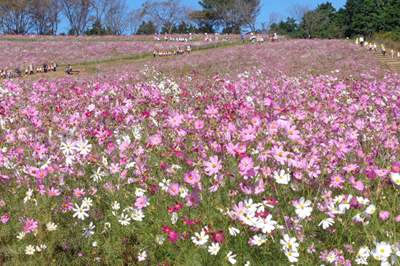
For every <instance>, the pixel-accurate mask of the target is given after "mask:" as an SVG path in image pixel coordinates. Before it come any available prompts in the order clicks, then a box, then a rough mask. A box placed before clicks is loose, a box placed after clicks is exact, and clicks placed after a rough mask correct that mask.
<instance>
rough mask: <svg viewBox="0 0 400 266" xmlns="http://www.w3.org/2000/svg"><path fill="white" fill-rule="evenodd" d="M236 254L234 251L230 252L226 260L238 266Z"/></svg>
mask: <svg viewBox="0 0 400 266" xmlns="http://www.w3.org/2000/svg"><path fill="white" fill-rule="evenodd" d="M236 256H237V255H236V254H234V253H233V252H232V251H229V252H228V254H227V255H226V258H227V259H228V261H229V263H230V264H236V262H237V260H236Z"/></svg>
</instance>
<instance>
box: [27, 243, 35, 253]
mask: <svg viewBox="0 0 400 266" xmlns="http://www.w3.org/2000/svg"><path fill="white" fill-rule="evenodd" d="M35 251H36V249H35V247H34V246H32V245H28V246H26V248H25V254H26V255H33V254H35Z"/></svg>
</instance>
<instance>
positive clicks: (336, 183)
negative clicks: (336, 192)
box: [329, 175, 345, 188]
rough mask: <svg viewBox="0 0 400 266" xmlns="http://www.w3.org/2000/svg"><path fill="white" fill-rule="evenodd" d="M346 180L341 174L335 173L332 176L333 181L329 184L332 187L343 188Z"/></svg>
mask: <svg viewBox="0 0 400 266" xmlns="http://www.w3.org/2000/svg"><path fill="white" fill-rule="evenodd" d="M344 182H345V180H344V178H343V177H341V176H340V175H334V176H332V177H331V182H330V184H329V186H330V187H333V188H343V184H344Z"/></svg>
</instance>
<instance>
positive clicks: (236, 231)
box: [228, 226, 240, 236]
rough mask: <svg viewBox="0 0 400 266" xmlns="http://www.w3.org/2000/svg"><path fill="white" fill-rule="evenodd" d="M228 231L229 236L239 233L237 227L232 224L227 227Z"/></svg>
mask: <svg viewBox="0 0 400 266" xmlns="http://www.w3.org/2000/svg"><path fill="white" fill-rule="evenodd" d="M228 231H229V234H230V235H231V236H237V235H238V234H239V233H240V230H239V229H237V228H235V227H232V226H231V227H229V228H228Z"/></svg>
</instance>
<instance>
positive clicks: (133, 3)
mask: <svg viewBox="0 0 400 266" xmlns="http://www.w3.org/2000/svg"><path fill="white" fill-rule="evenodd" d="M326 1H327V0H303V1H301V0H261V6H262V9H261V12H260V16H259V17H258V20H257V24H258V25H261V23H263V22H267V21H268V18H269V16H270V14H271V13H274V14H277V15H279V18H281V19H284V18H286V17H288V16H290V15H291V8H292V7H293V6H294V5H298V4H300V5H305V6H308V7H309V8H311V9H312V8H315V7H316V6H317V5H318V4H320V3H324V2H326ZM144 2H145V0H127V3H128V5H129V7H130V8H132V9H134V8H139V7H140V6H141V5H142V4H143V3H144ZM330 2H331V3H332V4H333V5H334V6H335V7H336V8H340V7H342V6H344V4H345V3H346V0H331V1H330ZM181 3H183V4H185V5H187V6H190V7H191V8H193V9H196V8H199V4H198V0H181ZM67 28H68V25H67V24H66V23H65V21H63V22H62V25H61V28H60V30H61V31H64V32H66V31H67Z"/></svg>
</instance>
